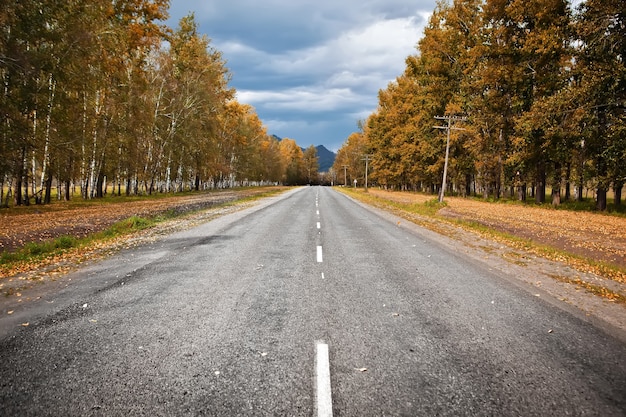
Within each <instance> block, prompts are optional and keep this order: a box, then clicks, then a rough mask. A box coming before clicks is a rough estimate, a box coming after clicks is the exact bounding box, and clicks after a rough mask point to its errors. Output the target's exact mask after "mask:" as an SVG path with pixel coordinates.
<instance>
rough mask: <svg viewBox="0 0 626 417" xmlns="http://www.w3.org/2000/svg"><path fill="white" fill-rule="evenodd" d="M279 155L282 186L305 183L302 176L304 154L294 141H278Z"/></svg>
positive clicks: (304, 177)
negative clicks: (281, 169) (281, 168)
mask: <svg viewBox="0 0 626 417" xmlns="http://www.w3.org/2000/svg"><path fill="white" fill-rule="evenodd" d="M280 155H281V162H282V167H283V184H285V185H297V184H303V183H305V181H306V176H305V174H304V170H303V168H304V165H303V158H304V152H302V148H300V147H299V146H298V144H297V143H296V141H295V140H293V139H289V138H285V139H283V140H281V141H280Z"/></svg>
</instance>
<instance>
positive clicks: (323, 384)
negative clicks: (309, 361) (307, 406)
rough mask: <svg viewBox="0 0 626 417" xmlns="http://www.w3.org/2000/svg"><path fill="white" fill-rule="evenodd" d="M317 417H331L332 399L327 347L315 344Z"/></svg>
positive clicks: (322, 344) (319, 343)
mask: <svg viewBox="0 0 626 417" xmlns="http://www.w3.org/2000/svg"><path fill="white" fill-rule="evenodd" d="M316 362H317V370H316V385H317V417H332V415H333V397H332V390H331V388H330V360H329V359H328V345H327V344H326V343H322V342H318V343H317V360H316Z"/></svg>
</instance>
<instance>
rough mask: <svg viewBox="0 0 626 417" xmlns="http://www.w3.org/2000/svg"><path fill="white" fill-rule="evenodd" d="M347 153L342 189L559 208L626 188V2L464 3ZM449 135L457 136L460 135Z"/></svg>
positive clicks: (440, 14)
mask: <svg viewBox="0 0 626 417" xmlns="http://www.w3.org/2000/svg"><path fill="white" fill-rule="evenodd" d="M416 48H417V52H416V53H415V54H414V55H411V56H409V57H407V59H406V66H405V70H404V72H403V73H402V74H401V75H399V76H398V77H397V78H396V80H395V81H393V82H391V83H390V84H389V85H388V86H387V88H386V89H383V90H381V91H380V92H379V96H378V106H377V109H376V110H375V111H374V112H373V113H372V114H371V115H370V116H369V117H368V118H367V119H366V120H364V121H361V122H360V123H359V131H358V132H355V133H353V134H352V135H350V137H348V138H347V140H346V141H345V142H344V144H343V146H342V147H341V149H340V150H339V152H338V154H337V158H336V161H335V165H334V167H333V169H334V171H335V173H336V176H337V178H338V182H339V183H343V181H344V175H345V177H346V178H347V181H346V182H347V183H348V184H350V183H351V182H352V181H353V180H354V179H357V180H358V181H359V182H362V181H363V179H364V177H365V164H364V159H366V156H367V159H369V161H370V162H369V181H370V182H371V183H373V184H375V185H377V186H379V187H382V188H384V189H391V190H415V191H425V192H431V193H439V192H440V191H441V188H442V184H443V183H444V182H443V177H444V167H445V165H446V154H447V152H446V148H447V143H448V138H449V151H448V153H449V157H448V165H447V169H446V174H447V179H448V181H447V182H445V188H444V191H445V193H450V194H455V195H460V196H481V197H484V198H489V199H500V198H503V197H507V198H513V199H519V200H526V199H527V198H528V199H534V200H535V201H536V202H537V203H545V202H546V200H547V199H550V197H551V203H552V204H553V205H555V206H558V205H560V204H561V203H562V202H563V201H567V200H570V201H571V200H576V199H578V200H582V199H583V198H584V197H585V195H586V191H587V190H592V195H593V197H594V198H595V206H596V208H597V209H598V210H606V209H607V194H609V193H612V197H613V202H614V205H615V206H619V205H621V199H622V189H623V188H624V183H625V181H626V66H625V65H624V56H625V55H626V8H625V7H624V3H623V1H622V0H586V1H582V2H579V3H578V4H576V5H575V6H574V5H572V4H571V3H569V2H568V1H565V0H454V1H452V2H450V3H449V2H444V1H442V2H440V3H438V5H437V7H436V9H435V10H434V11H433V13H432V15H431V16H430V20H429V21H428V24H427V26H426V28H425V30H424V35H423V37H422V38H421V40H420V41H419V43H418V44H417V46H416ZM448 133H449V136H448Z"/></svg>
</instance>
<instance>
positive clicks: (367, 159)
mask: <svg viewBox="0 0 626 417" xmlns="http://www.w3.org/2000/svg"><path fill="white" fill-rule="evenodd" d="M371 157H372V155H369V154H367V155H365V156H364V157H363V160H364V161H365V192H367V170H368V167H369V162H370V161H371V159H370V158H371Z"/></svg>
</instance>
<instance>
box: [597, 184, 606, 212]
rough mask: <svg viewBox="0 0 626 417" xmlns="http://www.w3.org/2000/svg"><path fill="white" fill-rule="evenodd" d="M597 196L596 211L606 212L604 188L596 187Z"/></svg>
mask: <svg viewBox="0 0 626 417" xmlns="http://www.w3.org/2000/svg"><path fill="white" fill-rule="evenodd" d="M597 195H598V196H597V200H596V209H598V210H600V211H604V210H606V188H605V187H604V186H602V185H598V189H597Z"/></svg>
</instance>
